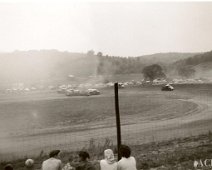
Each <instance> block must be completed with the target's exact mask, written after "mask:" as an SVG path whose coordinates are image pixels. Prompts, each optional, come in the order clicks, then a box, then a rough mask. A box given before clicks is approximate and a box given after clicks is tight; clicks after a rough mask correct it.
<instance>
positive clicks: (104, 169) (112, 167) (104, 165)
mask: <svg viewBox="0 0 212 170" xmlns="http://www.w3.org/2000/svg"><path fill="white" fill-rule="evenodd" d="M100 168H101V170H117V162H114V163H112V164H109V163H108V162H107V161H106V160H105V159H103V160H101V161H100Z"/></svg>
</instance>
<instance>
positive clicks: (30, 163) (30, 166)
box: [25, 159, 34, 169]
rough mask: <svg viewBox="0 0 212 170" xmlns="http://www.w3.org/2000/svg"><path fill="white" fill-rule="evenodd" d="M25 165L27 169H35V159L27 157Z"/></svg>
mask: <svg viewBox="0 0 212 170" xmlns="http://www.w3.org/2000/svg"><path fill="white" fill-rule="evenodd" d="M25 166H26V169H33V167H34V160H32V159H27V160H26V161H25Z"/></svg>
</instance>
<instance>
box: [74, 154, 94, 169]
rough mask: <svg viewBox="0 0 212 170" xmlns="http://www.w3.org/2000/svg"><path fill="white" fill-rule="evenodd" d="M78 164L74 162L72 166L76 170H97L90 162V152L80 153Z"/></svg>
mask: <svg viewBox="0 0 212 170" xmlns="http://www.w3.org/2000/svg"><path fill="white" fill-rule="evenodd" d="M78 156H79V158H78V159H79V160H78V162H72V163H71V166H73V167H75V168H76V170H96V168H95V167H94V166H93V165H92V163H91V162H89V159H90V155H89V154H88V152H85V151H80V152H79V154H78Z"/></svg>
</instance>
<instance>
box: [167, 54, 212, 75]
mask: <svg viewBox="0 0 212 170" xmlns="http://www.w3.org/2000/svg"><path fill="white" fill-rule="evenodd" d="M170 68H172V69H173V68H174V70H175V71H176V72H179V71H181V70H182V69H184V72H186V71H189V70H190V71H191V70H193V71H192V72H193V73H192V74H191V77H202V78H210V77H211V73H212V51H209V52H206V53H202V54H198V55H195V56H193V57H189V58H186V59H183V60H179V61H176V62H174V63H173V64H171V66H170ZM185 68H187V69H185ZM188 68H189V69H188Z"/></svg>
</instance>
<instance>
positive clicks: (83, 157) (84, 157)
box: [78, 151, 90, 161]
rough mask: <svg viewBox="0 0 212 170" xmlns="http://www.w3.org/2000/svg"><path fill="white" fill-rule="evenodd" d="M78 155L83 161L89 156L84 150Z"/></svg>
mask: <svg viewBox="0 0 212 170" xmlns="http://www.w3.org/2000/svg"><path fill="white" fill-rule="evenodd" d="M78 155H79V157H81V158H82V160H83V161H85V160H86V159H87V158H90V155H89V153H88V152H85V151H80V152H79V154H78Z"/></svg>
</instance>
